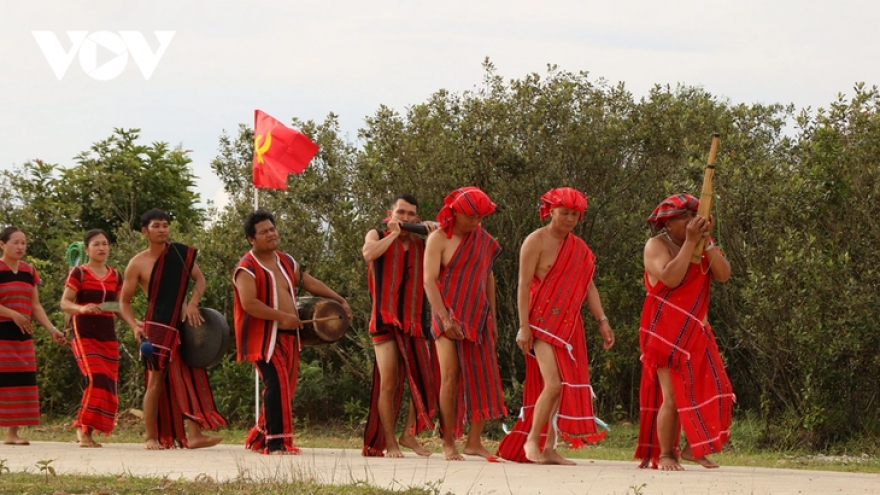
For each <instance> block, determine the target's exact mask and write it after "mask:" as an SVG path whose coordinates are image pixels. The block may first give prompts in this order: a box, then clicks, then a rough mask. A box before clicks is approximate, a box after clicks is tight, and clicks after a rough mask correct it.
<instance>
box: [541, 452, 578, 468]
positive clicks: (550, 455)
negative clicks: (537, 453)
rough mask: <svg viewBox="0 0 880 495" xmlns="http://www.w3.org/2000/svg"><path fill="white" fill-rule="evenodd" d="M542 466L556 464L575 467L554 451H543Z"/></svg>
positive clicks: (574, 464) (571, 462) (573, 463)
mask: <svg viewBox="0 0 880 495" xmlns="http://www.w3.org/2000/svg"><path fill="white" fill-rule="evenodd" d="M544 464H557V465H559V466H576V465H577V463H575V462H574V461H572V460H569V459H566V458H565V457H562V456H561V455H559V452H556V449H544Z"/></svg>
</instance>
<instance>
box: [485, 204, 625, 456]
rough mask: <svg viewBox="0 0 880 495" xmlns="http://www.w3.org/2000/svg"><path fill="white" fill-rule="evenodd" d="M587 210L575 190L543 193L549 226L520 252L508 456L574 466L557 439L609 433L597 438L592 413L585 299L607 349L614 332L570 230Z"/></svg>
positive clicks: (579, 441)
mask: <svg viewBox="0 0 880 495" xmlns="http://www.w3.org/2000/svg"><path fill="white" fill-rule="evenodd" d="M586 209H587V198H586V196H584V195H583V194H582V193H581V192H580V191H577V190H575V189H572V188H570V187H563V188H559V189H553V190H551V191H549V192H547V193H546V194H544V196H542V197H541V208H540V216H541V220H545V219H546V218H547V217H550V223H549V224H547V225H545V226H544V227H541V228H539V229H538V230H536V231H534V232H532V233H531V234H530V235H529V236H528V237H527V238H526V240H525V242H523V245H522V249H521V250H520V265H519V287H518V289H517V307H518V313H519V322H520V326H519V331H518V332H517V336H516V344H517V346H519V348H520V349H522V351H523V352H524V353H525V355H526V380H525V385H524V392H523V407H522V410H521V412H520V415H519V419H518V420H517V422H516V424H515V425H514V427H513V430H512V431H511V432H510V433H508V434H507V436H505V437H504V438H503V439H502V440H501V444H500V445H499V446H498V455H500V456H501V457H504V458H505V459H509V460H512V461H517V462H536V463H540V464H564V465H574V462H572V461H570V460H568V459H564V458H563V457H562V456H561V455H559V453H558V452H557V451H556V440H557V438H558V437H561V438H563V439H565V440H567V441H568V442H569V443H571V445H572V446H574V447H580V446H583V445H585V444H586V443H594V442H597V441H599V440H601V439H602V438H604V436H605V433H607V431H603V432H601V433H599V430H598V428H597V427H596V418H595V416H594V414H593V393H592V391H593V389H592V387H590V374H589V367H588V362H589V361H588V358H587V342H586V338H585V335H584V324H583V320H582V318H581V307H582V306H583V303H584V301H586V302H587V306H588V307H589V308H590V312H591V313H592V315H593V318H594V319H595V320H596V321H597V322H598V326H599V333H600V334H601V335H602V340H603V343H604V348H605V349H610V348H611V346H613V345H614V332H613V331H612V330H611V325H610V324H609V323H608V318H607V317H606V316H605V311H604V310H603V309H602V301H601V298H600V297H599V291H598V290H597V289H596V285H595V284H594V283H593V274H594V273H595V268H596V265H595V259H596V257H595V256H594V255H593V252H592V251H591V250H590V248H589V247H588V246H587V243H585V242H584V241H583V240H581V239H580V238H579V237H577V236H576V235H574V234H573V233H572V232H571V231H572V229H573V228H574V227H575V225H577V223H578V222H579V221H580V220H582V219H583V216H584V210H586ZM551 418H552V420H551ZM548 423H549V425H548Z"/></svg>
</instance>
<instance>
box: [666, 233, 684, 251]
mask: <svg viewBox="0 0 880 495" xmlns="http://www.w3.org/2000/svg"><path fill="white" fill-rule="evenodd" d="M664 233H665V234H666V238H667V239H669V242H671V243H672V245H673V246H677V247H681V244H678V243H676V242H675V241H673V240H672V237H669V231H668V230H667V231H666V232H664Z"/></svg>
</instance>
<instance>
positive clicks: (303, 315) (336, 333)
mask: <svg viewBox="0 0 880 495" xmlns="http://www.w3.org/2000/svg"><path fill="white" fill-rule="evenodd" d="M297 310H298V311H299V319H300V320H302V322H303V326H302V328H301V329H300V331H299V335H300V338H301V339H302V345H304V346H306V347H313V346H318V345H326V344H332V343H334V342H336V341H337V340H339V339H341V338H342V336H343V335H345V331H346V330H348V325H349V323H350V322H349V319H348V313H346V312H345V308H344V307H342V305H341V304H339V303H338V302H336V301H334V300H332V299H325V298H323V297H300V298H298V299H297ZM284 331H285V332H296V330H284Z"/></svg>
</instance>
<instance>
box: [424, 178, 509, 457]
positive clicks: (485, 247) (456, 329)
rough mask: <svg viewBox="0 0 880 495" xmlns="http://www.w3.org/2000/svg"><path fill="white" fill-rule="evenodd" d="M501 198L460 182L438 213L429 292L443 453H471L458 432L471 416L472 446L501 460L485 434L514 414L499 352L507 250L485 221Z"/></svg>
mask: <svg viewBox="0 0 880 495" xmlns="http://www.w3.org/2000/svg"><path fill="white" fill-rule="evenodd" d="M493 211H495V203H493V202H492V201H491V200H490V199H489V196H487V195H486V193H484V192H483V191H481V190H479V189H477V188H476V187H463V188H461V189H456V190H455V191H453V192H452V193H450V194H449V196H447V197H446V199H445V200H444V206H443V208H442V209H441V210H440V213H438V214H437V221H438V222H439V223H440V229H438V230H436V231H435V232H434V233H432V234H431V235H430V236H429V237H428V242H427V246H426V248H425V273H424V278H425V294H426V295H427V296H428V301H430V303H431V309H432V325H431V332H432V334H433V335H434V336H435V338H436V339H437V340H436V347H437V358H438V361H439V364H440V424H441V427H442V429H443V455H444V456H445V457H446V459H447V460H464V457H462V455H461V454H459V453H458V449H457V448H456V446H455V437H456V436H458V435H460V434H461V432H462V426H463V425H464V423H466V422H469V423H470V431H469V432H468V438H467V443H466V444H465V448H464V453H465V454H468V455H478V456H481V457H484V458H485V459H486V460H488V461H490V462H493V461H498V458H497V457H495V456H493V455H492V454H490V453H489V451H488V450H487V449H486V447H485V446H483V443H482V440H481V438H480V434H481V433H482V431H483V425H484V424H485V422H486V420H487V419H493V418H499V417H502V416H505V415H507V409H506V408H505V406H504V393H503V390H502V388H501V375H500V373H499V371H498V358H497V356H496V354H495V340H496V338H497V331H496V329H495V278H494V276H493V275H492V264H493V263H494V262H495V258H496V257H497V256H498V254H499V253H500V252H501V248H500V247H499V246H498V243H497V242H496V241H495V239H493V238H492V236H491V235H489V233H488V232H486V231H485V230H484V229H483V227H482V226H481V225H480V223H481V222H482V221H483V218H484V217H485V216H487V215H489V214H491V213H492V212H493Z"/></svg>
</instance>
